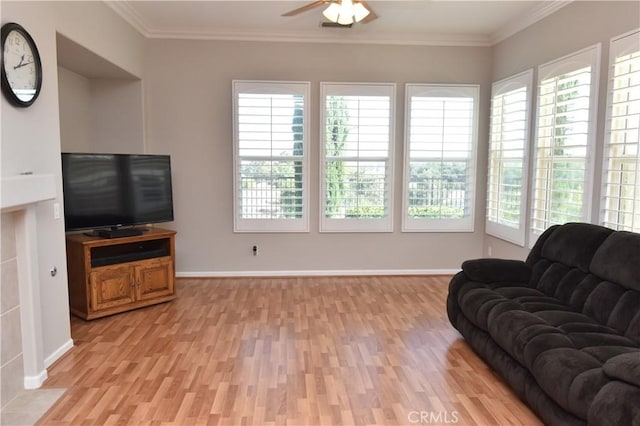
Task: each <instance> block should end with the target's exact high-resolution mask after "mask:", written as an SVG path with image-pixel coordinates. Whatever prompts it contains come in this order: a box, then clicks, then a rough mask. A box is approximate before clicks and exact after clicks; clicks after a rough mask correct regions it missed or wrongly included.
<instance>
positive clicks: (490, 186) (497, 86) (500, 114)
mask: <svg viewBox="0 0 640 426" xmlns="http://www.w3.org/2000/svg"><path fill="white" fill-rule="evenodd" d="M532 85H533V70H528V71H526V72H523V73H520V74H518V75H515V76H513V77H509V78H506V79H504V80H501V81H498V82H495V83H493V85H492V89H491V121H490V123H491V127H490V136H489V170H488V177H487V211H486V226H485V228H486V232H487V234H490V235H493V236H495V237H498V238H502V239H504V240H507V241H510V242H513V243H516V244H518V245H520V246H524V238H525V216H526V214H525V208H526V200H527V170H528V161H527V159H528V155H527V153H528V151H529V116H530V107H529V105H530V104H531V86H532Z"/></svg>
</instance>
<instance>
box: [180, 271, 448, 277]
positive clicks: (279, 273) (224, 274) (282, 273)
mask: <svg viewBox="0 0 640 426" xmlns="http://www.w3.org/2000/svg"><path fill="white" fill-rule="evenodd" d="M458 271H460V269H362V270H358V269H340V270H322V271H310V270H302V271H198V272H191V271H179V272H177V273H176V276H177V277H178V278H224V277H320V276H359V275H365V276H376V275H454V274H456V273H458Z"/></svg>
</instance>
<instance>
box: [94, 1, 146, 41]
mask: <svg viewBox="0 0 640 426" xmlns="http://www.w3.org/2000/svg"><path fill="white" fill-rule="evenodd" d="M103 3H104V4H106V5H107V6H108V7H110V8H111V9H112V10H113V11H114V12H115V13H117V14H118V15H120V17H121V18H122V19H124V20H125V21H127V23H129V25H131V26H132V27H133V28H134V29H135V30H136V31H138V32H139V33H140V34H142V35H143V36H144V37H147V38H149V35H150V33H151V30H150V25H149V23H148V22H146V21H145V20H144V18H142V16H140V14H138V12H136V10H135V9H134V8H133V7H131V4H130V3H131V2H130V1H126V0H117V1H113V0H104V1H103Z"/></svg>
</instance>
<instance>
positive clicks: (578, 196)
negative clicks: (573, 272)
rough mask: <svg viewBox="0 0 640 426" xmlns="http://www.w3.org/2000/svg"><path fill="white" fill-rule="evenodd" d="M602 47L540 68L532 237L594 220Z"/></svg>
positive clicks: (532, 241)
mask: <svg viewBox="0 0 640 426" xmlns="http://www.w3.org/2000/svg"><path fill="white" fill-rule="evenodd" d="M599 59H600V45H597V46H595V47H592V48H589V49H586V50H583V51H581V52H579V53H576V54H574V55H571V56H568V57H565V58H562V59H559V60H556V61H554V62H551V63H548V64H545V65H541V66H540V67H538V103H537V121H536V141H535V163H534V170H533V194H532V213H531V230H530V231H531V238H530V240H529V242H530V244H531V245H533V244H534V243H535V241H536V239H537V237H538V236H539V235H540V234H541V233H542V232H543V231H544V230H545V229H547V228H548V227H549V226H551V225H556V224H562V223H566V222H589V221H590V213H591V212H590V205H591V199H590V194H591V193H592V179H593V140H594V138H595V123H596V117H595V107H594V105H595V102H596V96H597V93H596V89H597V84H596V83H597V81H598V80H597V78H598V77H597V74H598V67H599Z"/></svg>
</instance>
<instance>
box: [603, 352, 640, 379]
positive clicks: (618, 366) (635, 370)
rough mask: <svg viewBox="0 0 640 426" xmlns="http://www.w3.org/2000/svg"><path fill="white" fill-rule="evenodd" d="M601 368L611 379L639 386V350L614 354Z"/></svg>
mask: <svg viewBox="0 0 640 426" xmlns="http://www.w3.org/2000/svg"><path fill="white" fill-rule="evenodd" d="M602 370H603V371H604V374H606V375H607V376H609V377H611V378H612V379H618V380H621V381H623V382H627V383H629V384H631V385H635V386H638V387H640V351H634V352H629V353H627V354H622V355H617V356H614V357H613V358H610V359H609V360H608V361H607V362H605V363H604V365H603V366H602Z"/></svg>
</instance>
